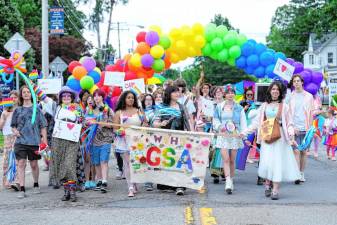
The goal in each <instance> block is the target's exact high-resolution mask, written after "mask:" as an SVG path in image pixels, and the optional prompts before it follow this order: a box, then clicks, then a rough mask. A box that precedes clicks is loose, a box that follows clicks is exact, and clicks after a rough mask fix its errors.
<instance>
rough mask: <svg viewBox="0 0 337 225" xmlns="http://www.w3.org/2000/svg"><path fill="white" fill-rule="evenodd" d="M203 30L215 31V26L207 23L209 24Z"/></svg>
mask: <svg viewBox="0 0 337 225" xmlns="http://www.w3.org/2000/svg"><path fill="white" fill-rule="evenodd" d="M205 29H213V30H215V29H216V24H214V23H209V24H207V25H206V27H205Z"/></svg>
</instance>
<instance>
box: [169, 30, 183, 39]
mask: <svg viewBox="0 0 337 225" xmlns="http://www.w3.org/2000/svg"><path fill="white" fill-rule="evenodd" d="M169 37H170V38H172V39H176V40H177V39H179V38H181V31H180V30H179V29H177V28H172V29H171V31H170V33H169Z"/></svg>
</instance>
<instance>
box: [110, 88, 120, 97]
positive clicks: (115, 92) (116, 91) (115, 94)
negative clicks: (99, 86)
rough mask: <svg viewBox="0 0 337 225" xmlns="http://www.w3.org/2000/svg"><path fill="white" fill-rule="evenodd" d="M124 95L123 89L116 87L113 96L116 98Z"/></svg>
mask: <svg viewBox="0 0 337 225" xmlns="http://www.w3.org/2000/svg"><path fill="white" fill-rule="evenodd" d="M121 93H122V89H121V88H120V87H115V88H114V91H113V92H112V96H113V97H116V96H120V95H121Z"/></svg>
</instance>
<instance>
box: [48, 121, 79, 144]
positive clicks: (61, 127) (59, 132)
mask: <svg viewBox="0 0 337 225" xmlns="http://www.w3.org/2000/svg"><path fill="white" fill-rule="evenodd" d="M81 129H82V125H81V124H77V123H71V122H66V121H63V120H59V119H55V125H54V130H53V135H52V136H53V137H56V138H60V139H63V140H68V141H73V142H78V141H79V139H80V135H81Z"/></svg>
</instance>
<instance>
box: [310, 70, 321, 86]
mask: <svg viewBox="0 0 337 225" xmlns="http://www.w3.org/2000/svg"><path fill="white" fill-rule="evenodd" d="M322 81H323V74H322V73H320V72H313V73H312V82H313V83H315V84H316V85H318V86H321V82H322Z"/></svg>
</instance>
